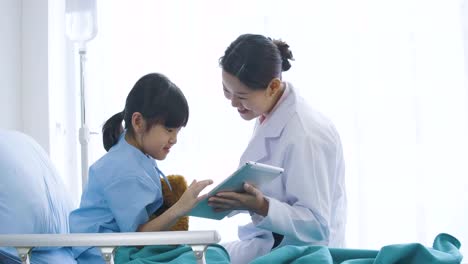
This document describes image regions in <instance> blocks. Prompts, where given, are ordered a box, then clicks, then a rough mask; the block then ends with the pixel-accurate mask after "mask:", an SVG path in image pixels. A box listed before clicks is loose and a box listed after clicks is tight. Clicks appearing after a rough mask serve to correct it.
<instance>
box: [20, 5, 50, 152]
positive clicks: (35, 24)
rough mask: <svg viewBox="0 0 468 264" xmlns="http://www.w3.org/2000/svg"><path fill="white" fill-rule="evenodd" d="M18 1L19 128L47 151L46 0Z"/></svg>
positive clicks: (48, 146) (48, 150) (48, 149)
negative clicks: (20, 72) (19, 43)
mask: <svg viewBox="0 0 468 264" xmlns="http://www.w3.org/2000/svg"><path fill="white" fill-rule="evenodd" d="M22 3H23V5H22V18H21V20H22V27H21V29H22V59H21V62H22V75H21V79H22V95H21V107H22V120H23V123H22V130H23V131H24V132H25V133H26V134H29V135H31V136H32V137H34V138H35V139H36V140H37V141H38V142H39V144H41V145H42V147H43V148H44V149H45V150H46V151H47V152H50V140H49V99H48V96H49V92H48V1H47V0H23V1H22Z"/></svg>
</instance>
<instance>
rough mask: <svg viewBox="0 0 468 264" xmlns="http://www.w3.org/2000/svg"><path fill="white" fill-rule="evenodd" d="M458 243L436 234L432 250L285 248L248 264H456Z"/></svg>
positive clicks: (413, 247)
mask: <svg viewBox="0 0 468 264" xmlns="http://www.w3.org/2000/svg"><path fill="white" fill-rule="evenodd" d="M459 248H460V242H459V241H458V240H457V239H456V238H454V237H452V236H451V235H448V234H439V235H438V236H437V237H436V238H435V240H434V244H433V248H427V247H424V246H422V245H421V244H401V245H390V246H385V247H383V248H382V249H381V250H380V251H378V250H358V249H338V248H327V247H323V246H284V247H281V248H278V249H276V250H273V251H272V252H271V253H270V254H268V255H265V256H263V257H260V258H257V259H256V260H254V261H253V262H251V264H263V263H265V264H266V263H293V264H302V263H304V264H305V263H324V264H335V263H341V264H371V263H375V264H377V263H379V264H380V263H382V264H387V263H388V264H390V263H405V264H412V263H413V264H420V263H421V264H425V263H431V264H432V263H434V264H458V263H460V262H461V260H462V258H463V257H462V255H461V253H460V251H459V250H458V249H459Z"/></svg>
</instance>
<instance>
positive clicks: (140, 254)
mask: <svg viewBox="0 0 468 264" xmlns="http://www.w3.org/2000/svg"><path fill="white" fill-rule="evenodd" d="M205 260H206V263H209V264H211V263H213V264H228V263H229V262H230V261H229V255H228V253H227V252H226V250H225V249H224V248H223V247H221V246H218V245H213V246H210V247H208V248H207V250H206V252H205ZM114 262H115V263H116V264H123V263H125V264H162V263H164V264H178V263H181V264H182V263H196V259H195V255H194V253H193V251H192V248H191V247H189V246H146V247H143V248H137V247H120V248H118V249H117V252H116V254H115V260H114Z"/></svg>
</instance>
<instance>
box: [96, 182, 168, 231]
mask: <svg viewBox="0 0 468 264" xmlns="http://www.w3.org/2000/svg"><path fill="white" fill-rule="evenodd" d="M104 197H105V199H106V201H107V203H108V206H109V208H110V210H111V211H112V214H113V215H114V218H115V220H116V222H117V224H118V226H119V228H120V232H135V231H136V230H137V229H138V227H139V226H140V225H141V224H144V223H146V222H147V221H148V220H149V212H148V210H147V207H149V206H150V205H151V204H154V203H155V202H156V203H158V204H162V192H161V189H160V187H159V186H157V185H156V184H155V183H154V182H152V181H149V180H145V179H142V177H138V176H137V175H132V176H129V177H125V178H123V179H119V180H117V181H115V182H113V183H112V184H110V185H108V186H107V187H106V188H104Z"/></svg>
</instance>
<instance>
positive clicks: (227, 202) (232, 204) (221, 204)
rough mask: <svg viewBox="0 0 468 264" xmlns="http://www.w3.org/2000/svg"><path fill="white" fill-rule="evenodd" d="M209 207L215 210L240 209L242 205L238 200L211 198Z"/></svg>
mask: <svg viewBox="0 0 468 264" xmlns="http://www.w3.org/2000/svg"><path fill="white" fill-rule="evenodd" d="M208 205H209V206H211V207H213V208H214V209H225V210H227V209H239V208H240V206H241V205H242V204H241V202H240V201H238V200H231V199H225V198H220V197H211V198H210V199H209V200H208Z"/></svg>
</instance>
